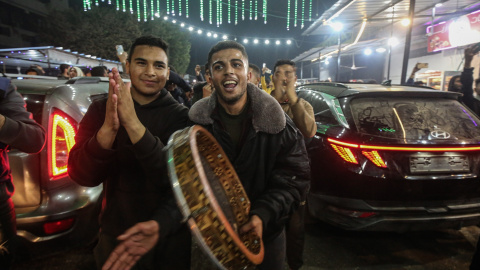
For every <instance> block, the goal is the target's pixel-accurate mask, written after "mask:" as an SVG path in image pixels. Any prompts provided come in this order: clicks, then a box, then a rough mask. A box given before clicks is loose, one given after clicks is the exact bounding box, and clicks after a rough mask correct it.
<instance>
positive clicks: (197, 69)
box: [195, 65, 206, 82]
mask: <svg viewBox="0 0 480 270" xmlns="http://www.w3.org/2000/svg"><path fill="white" fill-rule="evenodd" d="M205 72H206V70H205ZM195 77H196V79H197V82H204V81H205V77H204V76H203V74H202V67H201V66H200V65H196V66H195Z"/></svg>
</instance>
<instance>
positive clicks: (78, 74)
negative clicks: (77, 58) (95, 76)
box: [68, 67, 85, 79]
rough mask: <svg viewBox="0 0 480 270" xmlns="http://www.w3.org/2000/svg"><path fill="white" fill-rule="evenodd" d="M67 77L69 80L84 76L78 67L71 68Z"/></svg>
mask: <svg viewBox="0 0 480 270" xmlns="http://www.w3.org/2000/svg"><path fill="white" fill-rule="evenodd" d="M68 75H69V76H70V79H71V78H75V77H85V74H83V71H82V69H81V68H79V67H71V68H70V70H69V72H68Z"/></svg>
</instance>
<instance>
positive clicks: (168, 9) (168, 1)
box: [167, 0, 175, 14]
mask: <svg viewBox="0 0 480 270" xmlns="http://www.w3.org/2000/svg"><path fill="white" fill-rule="evenodd" d="M172 1H175V0H172ZM167 14H170V0H167Z"/></svg>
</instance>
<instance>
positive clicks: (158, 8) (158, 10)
mask: <svg viewBox="0 0 480 270" xmlns="http://www.w3.org/2000/svg"><path fill="white" fill-rule="evenodd" d="M157 14H158V16H160V0H157Z"/></svg>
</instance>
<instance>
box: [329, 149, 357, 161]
mask: <svg viewBox="0 0 480 270" xmlns="http://www.w3.org/2000/svg"><path fill="white" fill-rule="evenodd" d="M331 145H332V148H333V150H335V152H337V154H338V155H339V156H340V157H341V158H343V159H344V160H345V161H346V162H350V163H353V164H358V161H357V159H356V158H355V155H354V154H353V152H352V150H351V149H350V148H348V147H344V146H340V145H335V144H331Z"/></svg>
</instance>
